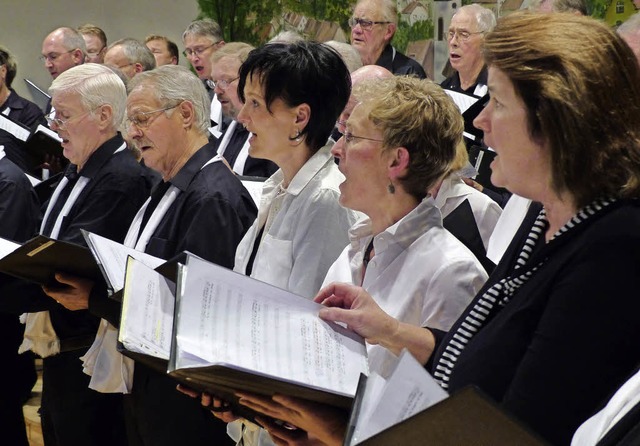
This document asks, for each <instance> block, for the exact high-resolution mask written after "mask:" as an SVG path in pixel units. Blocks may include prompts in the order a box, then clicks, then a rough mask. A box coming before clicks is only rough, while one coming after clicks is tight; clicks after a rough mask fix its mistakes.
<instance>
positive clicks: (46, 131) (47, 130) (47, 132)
mask: <svg viewBox="0 0 640 446" xmlns="http://www.w3.org/2000/svg"><path fill="white" fill-rule="evenodd" d="M38 132H41V133H44V134H45V135H47V136H48V137H50V138H53V139H55V140H56V141H58V142H62V138H60V137H59V136H58V134H57V133H56V132H54V131H53V130H51V129H50V128H49V127H45V126H43V125H42V124H38V127H36V131H35V132H33V133H38Z"/></svg>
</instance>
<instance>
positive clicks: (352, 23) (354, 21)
mask: <svg viewBox="0 0 640 446" xmlns="http://www.w3.org/2000/svg"><path fill="white" fill-rule="evenodd" d="M388 23H391V22H374V21H372V20H367V19H359V18H357V17H351V18H350V19H349V27H351V28H355V27H356V25H360V28H361V29H362V30H363V31H369V30H371V28H373V25H386V24H388Z"/></svg>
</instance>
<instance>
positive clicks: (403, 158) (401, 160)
mask: <svg viewBox="0 0 640 446" xmlns="http://www.w3.org/2000/svg"><path fill="white" fill-rule="evenodd" d="M388 151H389V178H390V179H392V180H394V179H396V178H403V177H404V176H405V175H406V174H407V172H408V170H409V162H410V156H409V151H408V150H407V149H406V148H405V147H396V148H395V149H389V150H388Z"/></svg>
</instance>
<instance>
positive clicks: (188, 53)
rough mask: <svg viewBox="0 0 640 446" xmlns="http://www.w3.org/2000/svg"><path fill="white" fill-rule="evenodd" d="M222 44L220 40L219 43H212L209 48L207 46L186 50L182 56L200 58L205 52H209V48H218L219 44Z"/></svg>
mask: <svg viewBox="0 0 640 446" xmlns="http://www.w3.org/2000/svg"><path fill="white" fill-rule="evenodd" d="M220 42H222V41H221V40H218V41H217V42H214V43H212V44H211V45H209V46H205V47H200V48H194V49H191V48H186V49H185V50H184V51H183V52H182V54H183V55H184V57H193V56H196V57H200V56H202V53H204V52H205V51H207V50H208V49H209V48H211V47H212V46H216V45H217V44H219V43H220Z"/></svg>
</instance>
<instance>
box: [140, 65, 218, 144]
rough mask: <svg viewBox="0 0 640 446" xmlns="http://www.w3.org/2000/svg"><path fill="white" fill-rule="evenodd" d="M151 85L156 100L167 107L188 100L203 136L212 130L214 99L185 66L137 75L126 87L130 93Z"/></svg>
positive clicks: (195, 124)
mask: <svg viewBox="0 0 640 446" xmlns="http://www.w3.org/2000/svg"><path fill="white" fill-rule="evenodd" d="M142 86H151V87H153V88H152V89H151V90H152V91H153V93H154V95H155V97H156V99H158V100H159V101H160V102H162V103H163V105H164V106H168V105H178V104H179V103H180V102H182V101H188V102H190V103H191V104H192V105H193V109H194V126H195V128H197V129H198V130H200V131H201V132H202V133H205V134H206V133H207V130H208V129H209V127H211V120H210V114H211V99H209V94H208V93H207V90H206V89H205V88H204V84H203V83H202V81H201V80H200V79H198V77H197V76H196V75H195V74H193V73H192V72H191V71H189V70H188V69H186V68H185V67H182V66H179V65H163V66H161V67H158V68H156V69H155V70H151V71H144V72H142V73H139V74H137V75H136V76H135V77H134V78H133V79H131V80H130V81H129V84H128V85H127V91H128V93H131V92H132V91H133V90H135V89H136V88H138V87H142Z"/></svg>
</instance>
